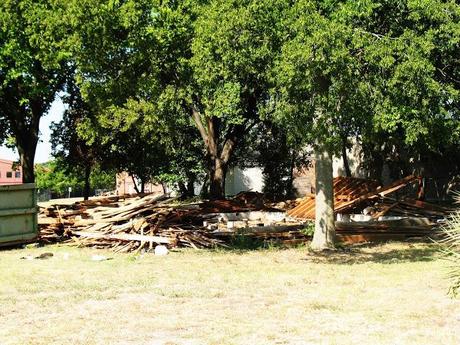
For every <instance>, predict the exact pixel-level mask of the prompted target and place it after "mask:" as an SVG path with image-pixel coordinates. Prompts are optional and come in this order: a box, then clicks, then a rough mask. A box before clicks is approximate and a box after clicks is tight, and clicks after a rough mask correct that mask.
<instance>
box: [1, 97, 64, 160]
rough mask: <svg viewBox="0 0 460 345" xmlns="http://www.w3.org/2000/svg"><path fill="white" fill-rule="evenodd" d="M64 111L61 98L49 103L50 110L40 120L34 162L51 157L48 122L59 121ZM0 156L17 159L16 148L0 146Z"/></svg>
mask: <svg viewBox="0 0 460 345" xmlns="http://www.w3.org/2000/svg"><path fill="white" fill-rule="evenodd" d="M63 113H64V104H63V103H62V100H61V99H60V98H59V97H57V98H56V100H55V101H54V102H53V103H52V104H51V107H50V110H49V112H48V114H47V115H46V116H43V117H42V118H41V120H40V141H39V143H38V146H37V152H36V153H35V163H44V162H47V161H49V160H50V159H52V157H51V143H50V135H51V130H50V124H51V122H59V121H60V120H61V119H62V114H63ZM0 158H3V159H9V160H13V161H17V160H19V155H18V153H17V151H16V150H10V149H9V148H7V147H5V146H0Z"/></svg>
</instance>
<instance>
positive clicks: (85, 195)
mask: <svg viewBox="0 0 460 345" xmlns="http://www.w3.org/2000/svg"><path fill="white" fill-rule="evenodd" d="M90 176H91V166H90V165H89V164H87V165H86V166H85V189H84V190H83V199H84V200H88V199H89V193H90V187H91V186H90V182H89V178H90Z"/></svg>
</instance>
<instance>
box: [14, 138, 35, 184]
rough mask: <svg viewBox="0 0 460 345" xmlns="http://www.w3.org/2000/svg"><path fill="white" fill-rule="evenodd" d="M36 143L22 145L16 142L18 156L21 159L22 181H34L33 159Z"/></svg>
mask: <svg viewBox="0 0 460 345" xmlns="http://www.w3.org/2000/svg"><path fill="white" fill-rule="evenodd" d="M36 147H37V143H35V145H33V143H30V145H28V146H26V147H24V146H22V145H20V144H19V143H18V145H17V148H18V152H19V158H20V160H21V167H22V182H23V183H34V182H35V175H34V160H35V150H36Z"/></svg>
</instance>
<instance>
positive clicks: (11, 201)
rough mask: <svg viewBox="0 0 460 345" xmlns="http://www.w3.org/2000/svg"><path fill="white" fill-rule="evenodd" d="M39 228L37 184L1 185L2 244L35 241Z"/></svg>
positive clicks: (0, 234)
mask: <svg viewBox="0 0 460 345" xmlns="http://www.w3.org/2000/svg"><path fill="white" fill-rule="evenodd" d="M37 229H38V227H37V195H36V191H35V184H33V183H26V184H19V185H9V186H0V246H5V245H12V244H20V243H29V242H33V241H34V240H36V238H37V236H38V230H37Z"/></svg>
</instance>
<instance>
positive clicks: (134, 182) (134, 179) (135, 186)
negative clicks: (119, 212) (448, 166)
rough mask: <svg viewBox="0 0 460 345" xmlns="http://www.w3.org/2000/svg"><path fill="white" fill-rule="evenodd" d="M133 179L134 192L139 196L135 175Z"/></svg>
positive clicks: (132, 176)
mask: <svg viewBox="0 0 460 345" xmlns="http://www.w3.org/2000/svg"><path fill="white" fill-rule="evenodd" d="M131 179H132V180H133V185H134V190H135V191H136V193H137V194H139V188H138V187H137V183H136V178H135V177H134V175H131Z"/></svg>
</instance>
